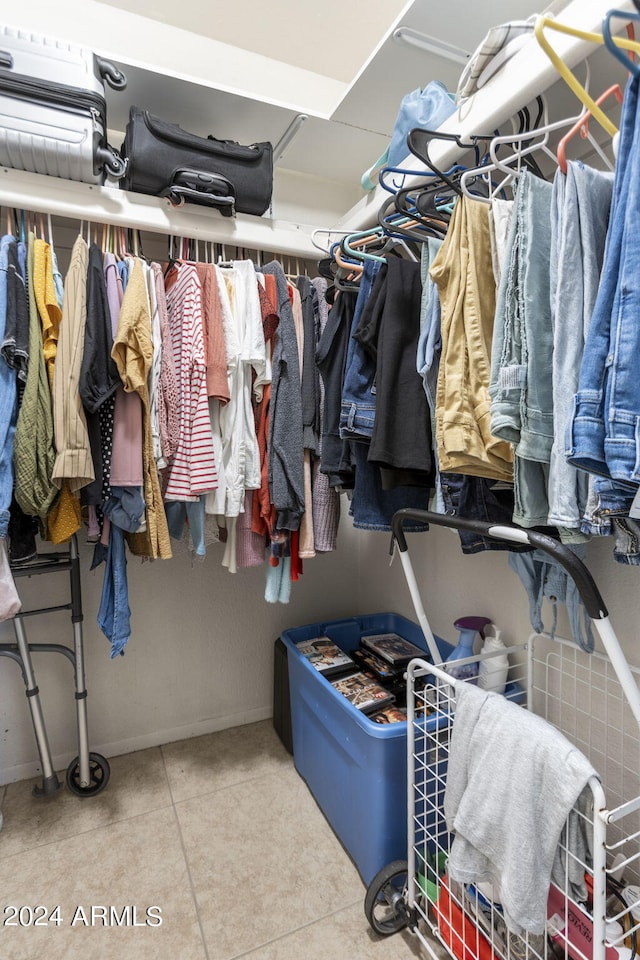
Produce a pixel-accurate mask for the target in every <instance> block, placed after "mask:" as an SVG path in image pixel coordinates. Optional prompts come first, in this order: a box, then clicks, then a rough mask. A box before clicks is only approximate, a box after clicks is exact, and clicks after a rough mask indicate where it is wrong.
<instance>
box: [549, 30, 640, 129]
mask: <svg viewBox="0 0 640 960" xmlns="http://www.w3.org/2000/svg"><path fill="white" fill-rule="evenodd" d="M620 15H621V16H623V17H626V18H627V19H628V18H629V15H628V14H626V13H625V14H620ZM632 16H633V15H632ZM605 19H606V18H605ZM547 29H548V30H555V31H556V32H558V33H563V34H566V35H568V36H571V37H576V38H578V39H579V40H586V41H588V42H589V43H596V44H600V45H604V44H605V43H606V41H605V37H604V35H603V34H600V33H589V32H588V31H585V30H579V29H578V28H577V27H569V26H567V25H566V24H564V23H558V22H557V21H556V20H554V19H553V18H552V17H545V16H539V17H536V21H535V24H534V28H533V33H534V36H535V38H536V40H537V41H538V44H539V45H540V46H541V47H542V49H543V50H544V52H545V53H546V55H547V56H548V57H549V59H550V60H551V63H552V64H553V65H554V67H555V68H556V70H557V71H558V73H559V74H560V76H561V77H562V79H563V80H564V82H565V83H566V84H567V86H568V87H569V88H570V89H571V90H572V91H573V93H574V94H575V95H576V97H577V98H578V100H580V102H581V103H582V104H584V106H585V108H586V109H587V110H590V111H591V115H592V117H593V119H594V120H596V121H597V122H598V123H599V124H600V126H601V127H603V128H604V130H606V132H607V133H608V134H609V136H610V137H613V136H614V135H615V134H616V133H617V132H618V128H617V127H616V126H615V124H614V123H613V121H612V120H610V119H609V117H608V116H607V115H606V113H604V111H603V110H601V109H600V107H599V106H598V104H597V103H596V101H595V100H594V99H593V97H591V96H590V95H589V94H588V92H587V91H586V90H585V88H584V87H583V86H582V84H581V83H580V82H579V80H578V79H577V77H576V76H575V74H574V73H573V72H572V71H571V70H570V69H569V67H568V66H567V64H566V63H565V62H564V60H563V59H562V58H561V57H560V56H559V55H558V54H557V53H556V51H555V50H554V49H553V47H552V46H551V44H550V43H549V41H548V40H547V38H546V37H545V35H544V31H545V30H547ZM610 40H611V43H612V44H615V46H616V47H620V48H621V49H623V50H633V52H634V53H640V43H638V42H637V41H635V40H631V39H630V38H629V37H626V38H625V37H610Z"/></svg>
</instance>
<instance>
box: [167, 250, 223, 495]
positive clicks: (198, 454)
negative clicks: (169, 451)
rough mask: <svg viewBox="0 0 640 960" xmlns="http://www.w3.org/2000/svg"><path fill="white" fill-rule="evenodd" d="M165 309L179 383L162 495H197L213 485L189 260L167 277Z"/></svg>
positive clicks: (197, 291) (196, 289)
mask: <svg viewBox="0 0 640 960" xmlns="http://www.w3.org/2000/svg"><path fill="white" fill-rule="evenodd" d="M167 281H168V282H167V313H168V316H169V326H170V328H171V343H172V346H173V355H174V361H175V370H176V379H177V382H178V397H179V423H180V436H179V440H178V449H177V450H176V452H175V455H174V457H173V460H172V461H171V463H170V465H169V475H168V480H167V486H166V489H165V493H164V497H165V500H197V499H198V497H199V496H200V494H203V493H207V492H208V491H209V490H214V489H215V488H216V487H217V485H218V477H217V471H216V464H215V460H214V453H213V439H212V435H211V422H210V420H209V404H208V397H207V370H206V360H205V353H204V337H203V332H202V288H201V285H200V280H199V278H198V273H197V270H196V268H195V266H194V265H193V264H189V263H179V264H176V266H174V268H173V269H172V271H171V273H170V274H169V276H168V277H167Z"/></svg>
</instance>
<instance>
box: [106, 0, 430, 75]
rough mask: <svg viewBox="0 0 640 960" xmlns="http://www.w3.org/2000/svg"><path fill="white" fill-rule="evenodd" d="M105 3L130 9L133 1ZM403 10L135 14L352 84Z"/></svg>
mask: <svg viewBox="0 0 640 960" xmlns="http://www.w3.org/2000/svg"><path fill="white" fill-rule="evenodd" d="M103 2H104V3H106V4H107V5H109V6H111V7H117V8H119V9H120V10H130V9H131V0H103ZM425 5H427V4H425ZM407 6H410V4H409V3H407V0H367V3H366V6H365V5H363V3H362V2H361V0H322V2H318V0H296V2H292V0H269V3H268V4H266V3H265V2H264V0H236V2H234V3H233V5H231V4H229V3H228V2H227V0H180V3H175V2H174V0H136V3H135V12H136V13H137V14H140V15H141V16H143V17H148V18H149V19H151V20H158V21H160V22H161V23H166V24H169V25H170V26H174V27H179V28H181V29H183V30H184V29H187V30H192V31H193V32H194V33H199V34H200V35H201V36H204V37H209V38H210V39H211V40H218V41H220V42H222V43H228V44H231V45H232V46H235V47H241V48H242V49H243V50H250V51H251V52H252V53H258V54H261V55H262V56H265V57H271V58H273V59H274V60H281V61H283V62H285V63H289V64H291V65H292V66H295V67H302V68H303V69H305V70H311V71H313V72H314V73H318V74H321V75H323V76H326V77H333V78H334V79H335V80H342V81H344V82H345V83H350V82H351V81H352V80H353V79H354V77H355V76H356V74H357V73H358V71H359V70H360V68H361V66H362V64H363V63H364V62H365V61H366V60H367V59H368V57H369V56H370V55H371V53H372V52H373V51H374V50H375V48H376V46H377V44H378V43H379V42H380V40H381V39H382V38H383V37H384V36H385V35H386V33H387V31H388V30H389V29H390V27H391V25H392V24H393V22H394V20H395V19H396V18H397V17H398V16H399V15H400V14H401V13H402V11H403V9H404V8H405V7H407ZM196 24H197V26H195V25H196Z"/></svg>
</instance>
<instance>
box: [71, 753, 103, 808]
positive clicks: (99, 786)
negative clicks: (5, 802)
mask: <svg viewBox="0 0 640 960" xmlns="http://www.w3.org/2000/svg"><path fill="white" fill-rule="evenodd" d="M110 773H111V770H110V768H109V764H108V763H107V761H106V760H105V758H104V757H102V756H100V754H99V753H90V754H89V778H90V781H91V782H90V783H89V786H87V787H83V786H81V784H80V757H76V758H75V760H72V761H71V763H70V764H69V767H68V769H67V786H68V787H69V790H71V793H75V795H76V796H77V797H95V796H96V794H98V793H101V792H102V790H104V788H105V787H106V785H107V784H108V783H109V775H110Z"/></svg>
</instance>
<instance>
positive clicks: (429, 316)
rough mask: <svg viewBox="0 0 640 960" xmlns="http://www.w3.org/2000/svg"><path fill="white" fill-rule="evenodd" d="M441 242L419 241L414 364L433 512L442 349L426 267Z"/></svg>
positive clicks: (438, 498)
mask: <svg viewBox="0 0 640 960" xmlns="http://www.w3.org/2000/svg"><path fill="white" fill-rule="evenodd" d="M441 246H442V240H438V239H436V238H435V237H429V238H428V240H427V242H426V243H423V244H422V257H421V261H420V273H421V277H422V301H421V304H420V336H419V338H418V355H417V362H416V367H417V370H418V373H419V374H420V376H421V377H422V385H423V387H424V392H425V396H426V398H427V404H428V406H429V414H430V417H431V438H432V444H431V455H432V457H433V466H434V473H435V477H434V488H435V494H434V502H433V503H432V505H431V506H432V509H433V510H435V511H436V513H444V512H445V506H444V500H443V499H442V487H441V484H440V469H439V465H438V444H437V443H436V391H437V388H438V369H439V367H440V354H441V353H442V326H441V319H442V316H441V310H440V295H439V294H438V288H437V286H436V285H435V283H434V282H433V280H432V279H431V277H430V275H429V269H430V267H431V264H432V263H433V261H434V258H435V256H436V254H437V252H438V250H439V249H440V247H441Z"/></svg>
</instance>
